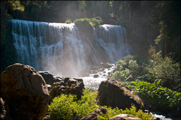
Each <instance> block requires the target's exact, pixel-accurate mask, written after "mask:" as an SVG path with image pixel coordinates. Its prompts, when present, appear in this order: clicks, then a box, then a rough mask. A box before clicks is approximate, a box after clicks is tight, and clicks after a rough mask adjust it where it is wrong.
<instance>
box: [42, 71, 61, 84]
mask: <svg viewBox="0 0 181 120" xmlns="http://www.w3.org/2000/svg"><path fill="white" fill-rule="evenodd" d="M38 73H39V74H40V75H42V77H43V78H44V80H45V82H46V84H49V85H53V83H54V82H60V81H61V80H62V78H60V77H54V75H53V74H51V73H50V72H48V71H38Z"/></svg>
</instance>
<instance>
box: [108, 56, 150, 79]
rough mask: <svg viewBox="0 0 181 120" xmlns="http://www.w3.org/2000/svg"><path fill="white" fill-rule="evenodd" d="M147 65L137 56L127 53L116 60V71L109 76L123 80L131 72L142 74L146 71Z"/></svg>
mask: <svg viewBox="0 0 181 120" xmlns="http://www.w3.org/2000/svg"><path fill="white" fill-rule="evenodd" d="M147 71H148V70H147V67H146V65H145V64H144V63H142V62H141V59H140V58H139V57H138V56H133V55H128V56H126V57H124V58H123V59H120V60H118V61H117V62H116V72H114V73H112V74H111V75H110V76H111V77H113V78H115V79H116V80H120V81H124V80H126V78H127V77H129V75H131V74H132V73H134V74H137V75H142V74H145V73H147Z"/></svg>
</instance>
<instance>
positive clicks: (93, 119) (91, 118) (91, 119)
mask: <svg viewBox="0 0 181 120" xmlns="http://www.w3.org/2000/svg"><path fill="white" fill-rule="evenodd" d="M101 112H102V113H103V114H106V112H107V110H106V108H99V109H96V110H94V111H93V112H91V113H90V114H88V115H86V116H84V117H82V118H81V119H80V120H97V115H98V114H99V115H100V113H101Z"/></svg>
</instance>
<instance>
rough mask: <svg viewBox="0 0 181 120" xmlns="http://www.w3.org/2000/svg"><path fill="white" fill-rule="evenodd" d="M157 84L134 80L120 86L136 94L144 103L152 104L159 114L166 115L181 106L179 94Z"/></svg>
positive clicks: (180, 94)
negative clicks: (163, 113)
mask: <svg viewBox="0 0 181 120" xmlns="http://www.w3.org/2000/svg"><path fill="white" fill-rule="evenodd" d="M157 82H159V81H157ZM157 82H155V84H154V83H149V82H145V81H138V80H136V81H134V82H123V83H122V84H123V85H125V86H127V87H128V88H130V89H131V90H132V91H133V92H135V93H136V94H138V95H139V96H140V97H141V98H142V100H143V101H144V102H147V103H148V104H152V106H153V107H155V108H156V109H157V110H158V111H160V112H165V113H166V112H170V111H172V110H176V108H177V106H179V105H180V104H181V93H180V92H177V91H173V90H171V89H168V88H166V87H162V86H159V85H157V84H159V83H157Z"/></svg>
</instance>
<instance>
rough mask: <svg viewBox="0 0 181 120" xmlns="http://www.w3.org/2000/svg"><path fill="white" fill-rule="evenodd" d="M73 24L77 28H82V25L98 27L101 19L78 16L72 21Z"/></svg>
mask: <svg viewBox="0 0 181 120" xmlns="http://www.w3.org/2000/svg"><path fill="white" fill-rule="evenodd" d="M74 24H75V26H77V27H78V28H84V27H91V28H92V27H98V26H100V25H101V24H102V21H101V20H98V19H95V18H80V19H76V20H75V21H74Z"/></svg>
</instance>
